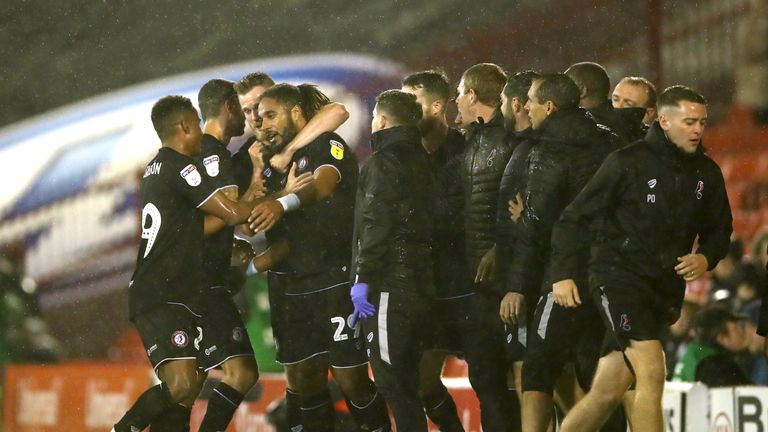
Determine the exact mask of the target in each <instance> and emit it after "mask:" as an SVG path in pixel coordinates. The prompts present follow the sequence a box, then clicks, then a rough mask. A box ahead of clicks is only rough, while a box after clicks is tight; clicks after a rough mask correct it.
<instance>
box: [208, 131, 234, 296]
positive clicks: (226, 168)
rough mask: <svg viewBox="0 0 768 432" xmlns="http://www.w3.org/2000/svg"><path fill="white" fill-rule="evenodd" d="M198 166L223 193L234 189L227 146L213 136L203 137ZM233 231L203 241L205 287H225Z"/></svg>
mask: <svg viewBox="0 0 768 432" xmlns="http://www.w3.org/2000/svg"><path fill="white" fill-rule="evenodd" d="M200 146H201V149H200V163H201V165H202V166H203V168H204V169H205V174H207V175H208V177H210V178H211V180H212V182H213V184H214V185H215V186H216V187H217V188H221V189H222V190H224V189H228V188H235V189H237V183H236V182H235V178H234V175H233V170H232V156H231V155H230V153H229V150H227V147H226V146H225V145H224V144H222V143H221V141H219V140H218V139H216V138H215V137H213V136H211V135H208V134H204V135H203V137H202V139H201V142H200ZM234 233H235V228H234V227H230V226H227V227H225V228H223V229H221V230H220V231H218V232H217V233H215V234H212V235H210V236H208V237H206V238H205V246H204V248H203V266H204V269H205V284H206V285H207V286H208V287H209V288H213V287H223V286H226V272H227V270H228V269H229V262H230V256H231V255H232V237H233V236H234Z"/></svg>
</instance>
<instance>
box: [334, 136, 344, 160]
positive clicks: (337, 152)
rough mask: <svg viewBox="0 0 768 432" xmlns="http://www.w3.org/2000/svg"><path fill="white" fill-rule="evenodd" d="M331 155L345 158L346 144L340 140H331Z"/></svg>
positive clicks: (339, 158) (336, 157) (337, 158)
mask: <svg viewBox="0 0 768 432" xmlns="http://www.w3.org/2000/svg"><path fill="white" fill-rule="evenodd" d="M331 156H333V158H334V159H336V160H342V159H343V158H344V145H342V144H341V143H340V142H338V141H334V140H331Z"/></svg>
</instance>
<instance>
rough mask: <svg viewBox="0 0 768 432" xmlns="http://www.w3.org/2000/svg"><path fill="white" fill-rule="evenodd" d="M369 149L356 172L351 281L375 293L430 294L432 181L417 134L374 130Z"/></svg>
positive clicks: (395, 129)
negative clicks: (412, 292)
mask: <svg viewBox="0 0 768 432" xmlns="http://www.w3.org/2000/svg"><path fill="white" fill-rule="evenodd" d="M371 145H372V147H373V154H372V155H371V157H370V159H368V161H367V162H366V163H365V165H364V166H363V168H362V170H361V172H360V178H359V180H358V187H357V199H356V203H355V236H354V237H355V241H354V244H353V257H354V264H353V271H354V275H355V279H356V281H359V282H366V283H368V284H370V286H371V289H373V290H377V291H382V290H384V291H390V290H394V289H408V290H411V289H418V290H421V291H423V292H425V293H428V294H433V287H432V269H431V265H430V263H431V252H432V249H431V246H430V245H431V242H432V224H433V215H432V209H431V203H432V201H431V200H432V198H433V190H432V177H431V174H430V169H429V163H428V161H427V157H426V153H425V152H424V150H423V149H422V147H421V135H420V134H419V130H418V129H417V128H416V127H410V126H398V127H393V128H388V129H384V130H380V131H378V132H376V133H374V134H373V136H372V137H371ZM329 247H332V245H329Z"/></svg>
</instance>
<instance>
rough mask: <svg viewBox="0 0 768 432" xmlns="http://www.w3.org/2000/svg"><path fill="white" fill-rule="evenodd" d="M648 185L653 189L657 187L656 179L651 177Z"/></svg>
mask: <svg viewBox="0 0 768 432" xmlns="http://www.w3.org/2000/svg"><path fill="white" fill-rule="evenodd" d="M648 187H649V188H651V189H653V188H655V187H656V179H650V180H648Z"/></svg>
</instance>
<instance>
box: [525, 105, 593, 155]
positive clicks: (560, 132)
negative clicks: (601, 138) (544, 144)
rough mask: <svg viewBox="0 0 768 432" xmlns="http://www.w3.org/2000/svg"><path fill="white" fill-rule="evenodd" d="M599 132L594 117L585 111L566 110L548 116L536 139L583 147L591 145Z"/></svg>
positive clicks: (537, 132) (542, 123) (577, 109)
mask: <svg viewBox="0 0 768 432" xmlns="http://www.w3.org/2000/svg"><path fill="white" fill-rule="evenodd" d="M599 131H600V128H599V127H598V125H597V123H596V122H595V119H594V117H592V115H591V114H589V113H588V112H587V111H586V110H585V109H583V108H565V109H559V110H557V111H555V112H553V113H552V114H550V115H549V116H547V118H545V119H544V121H542V122H541V125H540V126H539V129H538V130H537V131H536V137H537V138H538V139H540V140H543V141H557V142H561V143H566V144H571V145H580V146H581V145H591V144H592V143H593V141H594V138H595V135H596V134H598V133H599Z"/></svg>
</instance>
